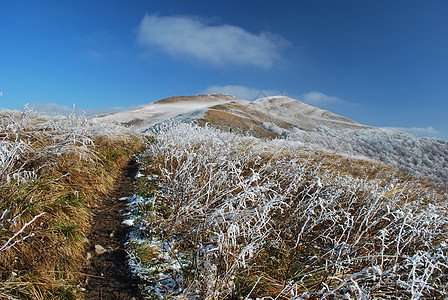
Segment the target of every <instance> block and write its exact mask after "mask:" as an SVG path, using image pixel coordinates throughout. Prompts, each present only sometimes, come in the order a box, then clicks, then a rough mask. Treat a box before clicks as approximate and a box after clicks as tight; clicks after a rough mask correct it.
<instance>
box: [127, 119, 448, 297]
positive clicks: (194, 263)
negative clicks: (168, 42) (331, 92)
mask: <svg viewBox="0 0 448 300" xmlns="http://www.w3.org/2000/svg"><path fill="white" fill-rule="evenodd" d="M352 134H357V135H358V136H357V139H358V140H363V143H361V142H359V143H356V142H354V141H355V140H357V139H356V138H354V137H352V136H351V135H352ZM334 135H337V137H336V136H334ZM341 136H345V143H337V144H335V143H334V139H336V138H337V139H339V138H341ZM400 136H401V135H400V134H399V133H392V132H390V139H396V138H399V137H400ZM290 138H291V139H292V138H294V139H296V138H297V139H300V141H301V142H302V143H303V144H305V143H308V142H309V141H312V142H313V144H315V145H321V146H322V147H325V148H328V149H331V150H334V151H336V152H342V153H355V154H356V155H359V154H360V153H361V154H364V155H369V154H375V155H377V153H376V151H377V149H378V147H381V149H383V150H382V151H384V154H380V155H381V156H380V157H383V156H384V157H386V156H387V155H393V156H395V155H398V153H399V151H407V150H408V149H409V147H405V144H404V143H406V142H405V141H404V140H403V141H399V142H400V143H403V144H402V149H401V150H400V149H398V148H396V147H393V146H390V145H388V144H386V143H383V142H379V141H378V140H376V131H371V132H370V134H369V135H366V136H363V134H362V133H361V131H359V132H358V131H354V133H349V132H347V131H341V132H337V133H335V132H333V131H331V130H327V129H320V130H317V131H315V132H313V133H310V134H309V135H305V133H297V132H292V133H291V134H290ZM306 139H308V140H306ZM320 139H322V140H320ZM422 141H425V140H424V139H415V140H411V141H408V142H409V143H422ZM378 142H379V143H380V145H379V146H378V145H375V143H378ZM397 142H398V141H397ZM397 142H396V143H393V144H392V145H398V144H397ZM336 145H338V147H340V148H335V147H337V146H336ZM348 145H350V146H348ZM422 146H423V147H425V145H424V144H423V145H422ZM331 147H333V148H331ZM423 149H425V148H423ZM363 151H364V152H363ZM370 151H371V152H370ZM422 151H425V150H422ZM427 155H428V160H429V161H432V160H433V156H434V157H435V156H437V154H436V153H430V154H427ZM405 156H406V155H405ZM413 157H414V156H412V157H410V159H413ZM392 158H393V157H392ZM408 158H409V156H407V157H406V158H404V159H403V160H404V161H406V160H407V159H408ZM422 158H423V156H422ZM139 159H140V164H141V174H140V175H139V178H138V179H137V193H138V195H136V196H134V197H131V198H130V200H132V201H131V202H130V203H131V204H130V205H131V212H130V213H129V215H128V219H127V220H126V221H125V222H126V224H128V225H132V226H134V232H133V234H132V237H131V240H130V241H129V244H128V247H129V253H130V256H131V257H132V258H133V259H132V260H131V266H132V268H133V270H134V272H135V273H136V274H137V275H138V276H140V277H141V278H142V279H143V280H144V282H145V287H146V290H147V291H148V298H151V297H152V296H150V294H149V293H155V294H157V295H159V297H167V298H169V297H178V298H181V299H187V298H191V299H195V298H196V299H205V298H207V299H218V298H219V299H221V298H238V297H242V298H241V299H243V298H245V299H249V298H253V299H255V298H256V297H264V299H309V298H322V299H325V298H328V299H368V298H377V299H396V298H406V299H419V298H444V297H447V296H448V285H447V283H448V266H447V261H448V235H447V230H448V215H447V210H446V205H447V195H446V193H445V192H444V191H443V190H441V189H435V188H433V187H431V186H430V185H426V184H425V183H422V182H421V181H418V180H415V179H410V178H409V177H405V176H403V175H402V173H399V172H396V171H394V170H393V169H390V168H387V167H385V166H383V165H381V164H378V163H374V162H368V161H363V160H358V159H355V158H350V157H347V156H339V155H336V154H328V153H324V152H320V151H317V152H316V151H310V150H309V149H305V148H304V147H301V146H300V143H297V142H294V143H293V142H280V141H271V142H269V141H261V140H258V139H255V138H249V137H239V136H236V135H232V134H230V133H222V132H218V131H216V130H212V129H209V128H200V127H197V126H192V125H186V124H179V125H177V126H162V127H160V128H158V130H157V131H156V132H155V140H154V141H153V142H152V143H151V144H150V145H149V148H148V149H147V151H146V152H145V153H144V154H143V155H141V156H140V158H139ZM434 159H435V158H434ZM426 163H427V162H426V160H424V159H422V162H421V164H420V165H422V166H423V165H425V164H426ZM398 164H401V163H398ZM441 165H442V166H445V168H446V161H445V162H442V163H441ZM428 169H429V168H428ZM440 171H443V170H440ZM422 172H425V171H424V170H422ZM424 174H425V175H426V173H424ZM434 178H435V177H434Z"/></svg>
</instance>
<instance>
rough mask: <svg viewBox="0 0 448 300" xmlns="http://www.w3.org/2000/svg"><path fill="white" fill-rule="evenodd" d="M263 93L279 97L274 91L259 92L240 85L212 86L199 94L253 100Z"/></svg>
mask: <svg viewBox="0 0 448 300" xmlns="http://www.w3.org/2000/svg"><path fill="white" fill-rule="evenodd" d="M261 93H263V94H264V95H265V96H273V95H279V94H280V93H279V92H278V91H275V90H260V89H255V88H250V87H246V86H242V85H213V86H209V87H208V88H206V89H205V90H203V91H201V94H224V95H232V96H235V97H237V98H241V99H245V100H253V99H254V98H255V97H257V96H258V95H260V94H261Z"/></svg>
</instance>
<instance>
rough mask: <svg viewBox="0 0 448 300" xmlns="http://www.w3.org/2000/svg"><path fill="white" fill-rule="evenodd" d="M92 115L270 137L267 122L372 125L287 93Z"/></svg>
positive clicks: (185, 99) (172, 101)
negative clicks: (188, 123) (208, 126)
mask: <svg viewBox="0 0 448 300" xmlns="http://www.w3.org/2000/svg"><path fill="white" fill-rule="evenodd" d="M93 118H94V119H98V120H106V121H112V122H117V123H121V124H124V125H126V126H129V127H131V129H133V130H135V131H138V132H144V131H146V130H148V129H149V128H151V127H152V126H154V125H156V124H159V123H162V122H167V121H172V120H178V121H179V120H181V121H192V120H194V121H197V122H199V123H202V124H206V123H207V124H211V125H212V126H214V127H217V128H219V129H221V130H228V131H231V130H239V131H240V132H241V133H248V134H253V135H255V136H257V137H268V138H272V137H276V136H278V134H277V133H275V132H272V131H271V130H269V129H267V128H266V127H269V125H266V124H267V123H268V124H274V125H275V126H277V127H279V128H281V129H283V130H287V131H289V130H291V129H293V128H299V129H302V130H306V131H310V130H312V129H313V128H315V127H317V126H328V127H330V128H334V129H349V128H353V129H354V128H356V129H362V128H370V127H368V126H365V125H362V124H359V123H357V122H355V121H353V120H350V119H348V118H345V117H343V116H339V115H336V114H334V113H332V112H329V111H326V110H322V109H320V108H317V107H314V106H311V105H308V104H305V103H303V102H300V101H298V100H295V99H292V98H289V97H286V96H270V97H264V98H260V99H257V100H254V101H247V100H243V99H240V98H237V97H234V96H231V95H222V94H210V95H194V96H174V97H168V98H165V99H161V100H158V101H155V102H152V103H149V104H146V105H143V106H141V107H139V108H135V109H132V110H129V111H124V112H117V113H112V114H105V115H98V116H95V117H93Z"/></svg>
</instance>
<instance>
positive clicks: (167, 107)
mask: <svg viewBox="0 0 448 300" xmlns="http://www.w3.org/2000/svg"><path fill="white" fill-rule="evenodd" d="M94 118H95V119H97V120H107V121H113V122H118V123H121V124H125V125H126V126H129V127H131V128H132V129H133V130H135V131H138V132H145V131H147V130H151V128H153V127H154V126H155V125H157V124H160V123H163V122H190V121H194V122H197V123H199V124H202V125H204V124H208V125H210V126H212V127H215V128H218V129H221V130H224V131H231V132H233V133H241V134H246V135H252V136H255V137H260V138H274V139H275V138H280V139H282V140H283V142H284V143H285V144H287V143H292V144H299V145H301V146H303V147H306V148H310V149H316V150H323V151H327V152H334V153H338V154H343V155H348V156H356V157H365V158H369V159H372V160H375V161H378V162H382V163H384V164H386V165H389V166H391V167H394V168H396V169H399V170H401V171H403V172H406V173H408V174H411V175H414V176H417V177H423V178H426V179H427V180H428V181H430V182H432V183H433V184H436V185H438V186H440V187H443V188H445V189H448V141H445V140H441V139H434V138H427V137H421V136H416V135H412V134H408V133H403V132H400V131H394V130H386V129H381V128H374V127H369V126H365V125H362V124H359V123H357V122H355V121H352V120H350V119H347V118H345V117H342V116H339V115H336V114H333V113H331V112H329V111H326V110H322V109H319V108H317V107H313V106H310V105H307V104H305V103H302V102H300V101H297V100H294V99H291V98H288V97H284V96H272V97H265V98H261V99H258V100H256V101H246V100H242V99H239V98H236V97H233V96H229V95H217V94H214V95H198V96H182V97H171V98H166V99H163V100H160V101H156V102H154V103H150V104H148V105H145V106H142V107H140V108H137V109H134V110H130V111H125V112H118V113H113V114H107V115H100V116H96V117H94Z"/></svg>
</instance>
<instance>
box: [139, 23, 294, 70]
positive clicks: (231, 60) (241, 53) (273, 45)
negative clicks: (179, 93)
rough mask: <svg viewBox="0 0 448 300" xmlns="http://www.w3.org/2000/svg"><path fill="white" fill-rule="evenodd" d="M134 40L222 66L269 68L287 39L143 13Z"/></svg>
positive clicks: (234, 27)
mask: <svg viewBox="0 0 448 300" xmlns="http://www.w3.org/2000/svg"><path fill="white" fill-rule="evenodd" d="M137 41H138V42H139V43H141V44H142V45H144V46H146V47H147V48H148V49H152V48H154V47H155V48H157V49H159V50H161V51H163V52H165V53H167V54H169V55H171V56H174V57H177V58H189V59H191V58H193V59H195V60H197V61H201V62H205V63H208V64H210V65H213V66H216V67H221V66H225V65H227V64H232V65H252V66H256V67H261V68H270V67H272V66H273V65H274V63H275V62H277V61H278V60H279V59H280V58H281V54H280V52H281V49H282V48H283V47H284V46H285V45H287V44H288V42H287V41H286V40H285V39H283V38H282V37H280V36H279V35H276V34H273V33H269V32H262V33H259V34H254V33H251V32H248V31H246V30H245V29H243V28H241V27H237V26H232V25H219V26H213V25H209V24H208V23H207V22H205V21H203V20H200V19H198V18H195V17H191V16H157V15H145V16H144V18H143V19H142V21H141V23H140V27H139V29H138V36H137Z"/></svg>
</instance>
